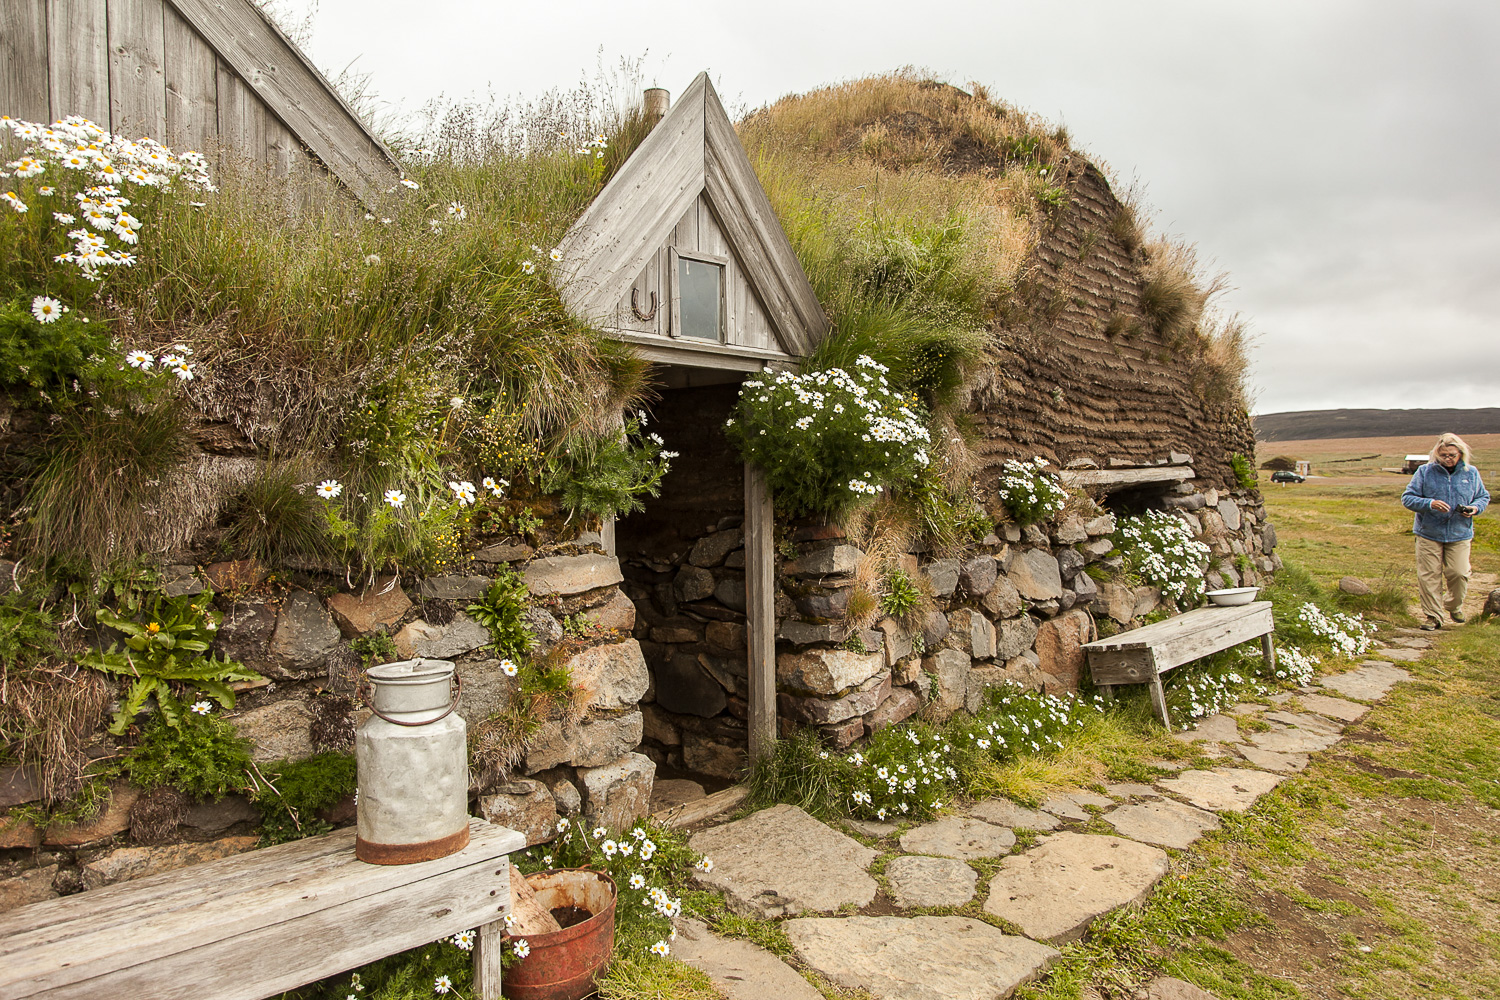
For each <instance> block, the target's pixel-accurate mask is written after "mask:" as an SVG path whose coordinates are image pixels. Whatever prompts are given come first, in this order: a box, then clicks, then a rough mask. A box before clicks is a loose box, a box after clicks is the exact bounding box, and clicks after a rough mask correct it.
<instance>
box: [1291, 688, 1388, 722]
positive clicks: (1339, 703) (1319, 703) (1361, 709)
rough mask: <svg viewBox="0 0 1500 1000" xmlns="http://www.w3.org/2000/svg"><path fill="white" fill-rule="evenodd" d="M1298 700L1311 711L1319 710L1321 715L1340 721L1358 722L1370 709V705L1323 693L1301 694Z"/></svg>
mask: <svg viewBox="0 0 1500 1000" xmlns="http://www.w3.org/2000/svg"><path fill="white" fill-rule="evenodd" d="M1298 700H1299V701H1301V702H1302V707H1303V708H1305V709H1307V710H1308V711H1309V712H1317V713H1318V714H1319V715H1326V716H1328V717H1329V718H1332V719H1338V720H1339V721H1340V722H1358V721H1359V720H1360V719H1362V718H1364V717H1365V713H1366V712H1368V711H1369V710H1370V706H1368V705H1361V704H1359V703H1358V702H1353V701H1345V700H1344V699H1343V698H1330V697H1328V696H1327V695H1322V694H1304V695H1299V696H1298Z"/></svg>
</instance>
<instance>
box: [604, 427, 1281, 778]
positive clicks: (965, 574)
mask: <svg viewBox="0 0 1500 1000" xmlns="http://www.w3.org/2000/svg"><path fill="white" fill-rule="evenodd" d="M1181 457H1186V456H1181ZM1122 496H1125V497H1127V498H1128V499H1129V501H1130V503H1129V505H1128V506H1130V507H1132V508H1139V507H1141V506H1143V505H1146V506H1152V507H1156V508H1158V509H1166V510H1169V511H1171V512H1173V513H1174V514H1176V516H1178V517H1179V518H1181V519H1182V520H1183V522H1184V523H1185V524H1187V525H1188V526H1189V527H1190V528H1191V530H1192V531H1193V533H1194V535H1195V536H1196V537H1197V538H1199V540H1201V541H1203V542H1204V543H1206V544H1207V545H1209V547H1210V549H1211V551H1212V553H1213V555H1212V562H1211V565H1210V568H1209V570H1208V573H1207V582H1208V585H1209V587H1210V588H1218V587H1220V586H1240V585H1242V584H1243V585H1253V584H1256V583H1258V582H1261V580H1262V579H1263V578H1264V577H1265V576H1266V575H1267V574H1269V573H1271V572H1273V571H1274V570H1275V569H1276V568H1277V567H1278V566H1279V565H1280V563H1279V559H1278V558H1277V557H1276V556H1275V554H1274V546H1275V543H1276V535H1275V530H1274V529H1273V528H1272V527H1271V526H1270V524H1269V523H1268V522H1267V521H1266V519H1265V511H1264V508H1263V507H1262V506H1261V503H1260V499H1259V497H1258V495H1256V494H1254V493H1250V492H1245V491H1235V492H1225V491H1221V490H1220V489H1219V487H1217V486H1215V485H1213V484H1212V483H1211V482H1207V481H1204V480H1202V479H1196V478H1195V479H1192V480H1189V481H1187V482H1184V483H1175V484H1173V483H1169V484H1165V485H1161V484H1158V485H1154V486H1152V487H1148V488H1145V489H1135V490H1132V491H1131V492H1130V493H1128V494H1122ZM1083 502H1084V503H1087V501H1083ZM1108 503H1109V498H1106V501H1105V505H1099V506H1095V507H1094V508H1093V509H1092V510H1090V511H1088V512H1087V513H1086V514H1085V513H1074V514H1069V515H1067V516H1064V517H1062V518H1061V519H1059V520H1058V521H1056V522H1055V523H1052V524H1049V525H1037V526H1029V527H1026V528H1024V529H1023V528H1020V527H1018V526H1016V525H1013V524H1007V525H1002V526H1001V527H1000V528H999V529H997V532H996V533H995V534H993V535H991V536H990V537H989V538H987V539H985V540H984V542H983V543H982V544H978V545H973V546H969V547H968V548H967V549H965V550H964V551H963V552H962V553H959V554H957V555H952V556H944V557H936V556H934V555H933V554H931V553H927V552H908V553H905V554H904V555H902V556H901V557H900V561H901V563H902V565H903V568H905V569H906V570H907V571H908V574H909V575H910V576H911V577H912V578H913V579H916V580H919V581H920V585H921V587H922V589H923V590H924V591H925V592H926V593H927V595H928V596H929V597H930V598H931V601H932V610H931V611H930V612H929V613H928V614H926V615H925V616H924V617H923V618H922V620H920V621H918V622H915V623H909V624H904V623H902V622H899V621H896V620H893V619H889V618H885V619H879V618H877V620H875V621H874V622H872V623H871V626H870V627H868V628H863V629H856V630H852V631H851V629H850V628H849V627H848V626H847V625H846V624H845V621H844V618H845V614H844V612H845V610H846V608H847V607H848V605H849V600H850V596H851V594H853V593H854V591H855V588H856V574H857V572H858V571H859V569H860V565H861V562H862V561H863V560H864V559H865V553H864V552H862V551H861V550H860V549H858V548H857V547H856V546H854V545H853V544H852V543H851V542H850V541H849V539H847V538H845V537H843V535H842V533H841V532H840V531H839V530H838V529H837V528H834V527H831V526H827V525H804V526H801V527H797V528H793V529H790V530H789V531H788V532H787V535H786V541H788V542H789V543H790V544H791V545H792V546H794V547H795V549H796V558H794V559H787V560H784V561H783V562H782V563H781V565H780V566H779V571H778V585H779V593H778V596H777V603H776V613H777V659H776V683H777V692H778V693H777V709H778V718H779V723H780V727H781V732H782V735H786V734H788V733H790V732H791V731H793V730H795V729H796V728H798V727H803V726H812V727H815V728H816V729H817V730H818V731H819V732H820V733H821V734H822V737H823V738H824V739H825V740H826V741H827V742H828V743H829V745H831V746H833V747H837V748H843V747H847V746H849V745H850V744H852V743H854V742H855V741H856V740H859V739H861V738H864V737H867V736H869V735H871V734H872V733H874V732H875V731H876V730H878V729H880V728H881V727H883V726H888V725H890V724H892V723H895V722H900V721H902V720H903V719H907V718H909V717H911V716H913V715H916V714H917V713H919V712H920V713H923V717H924V718H927V719H930V720H933V721H939V720H942V719H945V718H947V717H948V716H949V715H951V714H952V713H953V712H955V711H957V710H958V709H960V708H967V709H969V710H971V711H972V710H974V709H976V708H977V707H978V706H979V704H980V701H981V699H982V698H983V695H984V691H985V689H986V688H989V687H993V686H995V685H998V684H1001V683H1004V682H1008V681H1009V682H1015V683H1018V684H1021V685H1023V686H1025V687H1027V688H1030V689H1034V690H1043V691H1047V692H1051V693H1065V692H1069V691H1076V690H1078V687H1079V684H1080V681H1081V680H1082V679H1083V678H1084V677H1085V673H1084V671H1085V670H1086V666H1085V664H1084V654H1083V652H1082V650H1081V649H1080V646H1081V645H1082V644H1083V643H1085V642H1088V641H1090V640H1091V639H1093V638H1096V637H1097V636H1098V634H1099V631H1100V628H1101V627H1103V628H1108V629H1110V630H1119V629H1123V628H1129V627H1132V626H1135V625H1138V624H1139V623H1140V619H1141V618H1142V616H1144V615H1147V614H1150V613H1151V612H1152V611H1154V610H1156V609H1157V608H1158V607H1159V606H1160V604H1161V595H1160V593H1159V592H1157V591H1156V590H1155V589H1154V588H1151V587H1144V586H1131V585H1130V584H1128V583H1126V582H1124V581H1123V579H1122V578H1120V574H1119V571H1120V570H1121V569H1122V563H1121V560H1120V558H1119V557H1118V556H1117V555H1111V552H1112V550H1113V543H1112V542H1111V541H1110V539H1109V535H1110V534H1111V532H1113V530H1114V528H1115V520H1116V518H1115V514H1114V513H1113V512H1112V511H1111V510H1110V509H1108V506H1107V505H1108ZM739 544H740V538H739V532H738V529H737V528H731V527H723V528H719V529H717V530H715V531H711V532H706V533H705V534H703V535H702V536H700V538H699V540H698V541H697V542H695V544H694V547H693V548H692V549H691V550H690V551H689V552H687V553H685V554H684V555H683V556H682V558H680V559H678V560H677V561H676V562H674V563H671V564H670V565H668V564H663V566H662V568H661V569H659V570H658V571H657V572H659V574H660V576H661V577H662V578H663V579H671V580H673V581H674V584H673V586H674V588H675V587H676V586H677V584H676V582H675V581H684V580H688V581H691V580H697V579H700V575H699V574H700V573H702V574H703V575H702V577H701V578H702V579H703V580H704V584H703V590H704V591H705V592H706V591H707V587H708V578H709V576H710V575H712V574H714V573H715V572H716V571H717V569H718V567H719V566H720V565H721V564H720V563H719V562H718V560H720V559H721V558H722V559H725V561H728V559H729V558H732V556H734V555H736V554H738V553H739V552H740V549H739V548H738V546H739ZM723 552H728V553H729V556H728V557H725V556H723V555H722V553H723ZM695 556H696V558H695ZM700 563H702V564H706V565H702V566H700V565H699V564H700ZM1091 568H1092V572H1091V571H1090V570H1091ZM625 572H626V575H627V577H630V576H631V574H632V567H631V565H630V562H629V560H627V561H626V568H625ZM1096 577H1101V578H1103V579H1096ZM715 579H717V577H715ZM658 586H660V585H658ZM627 587H630V584H629V583H627ZM627 592H628V593H630V594H631V595H632V596H633V597H634V596H637V595H641V594H644V593H645V591H644V589H643V588H642V589H630V590H628V591H627ZM673 592H674V593H676V590H675V589H674V591H673ZM715 613H718V612H717V610H716V612H715ZM643 619H644V613H643ZM1106 623H1107V624H1106ZM643 628H644V631H643ZM654 632H655V629H654V628H650V627H646V626H645V624H644V620H643V622H642V624H638V626H637V635H643V634H648V633H654ZM656 636H657V639H658V640H665V639H670V638H676V636H674V635H670V634H668V633H666V632H662V633H656ZM700 636H701V639H700V638H699V637H700ZM743 643H744V633H743V627H742V626H740V625H739V624H738V622H737V621H727V622H726V621H716V620H709V621H708V622H706V623H703V624H701V626H700V628H699V630H698V631H695V632H694V633H693V641H691V642H687V641H684V642H683V643H681V644H678V645H673V646H672V648H673V649H674V650H679V651H678V652H676V653H674V654H673V656H672V657H671V658H670V660H669V661H667V662H670V663H672V664H674V666H673V667H672V668H671V669H672V671H677V672H673V673H671V674H670V676H672V677H673V678H677V677H679V676H684V675H685V676H687V677H689V678H690V681H689V683H687V684H686V685H684V688H683V690H681V691H678V692H676V693H673V694H668V693H667V691H666V687H665V686H666V680H665V678H666V677H667V676H668V674H667V673H664V672H662V671H660V670H659V669H658V670H657V682H656V687H655V692H654V699H655V700H654V702H653V703H652V704H648V705H646V706H644V711H645V714H646V727H645V736H646V744H645V747H644V748H643V749H644V752H645V753H646V754H648V755H650V756H652V757H653V758H655V759H657V760H659V761H661V762H663V763H665V764H670V765H673V766H679V767H685V768H687V769H689V770H695V771H701V772H704V773H708V774H713V775H721V776H726V777H728V776H732V775H734V774H735V773H736V771H737V769H738V768H739V767H740V766H742V764H743V761H744V753H745V730H744V726H743V721H744V718H745V711H746V708H747V705H746V702H745V693H746V689H745V676H746V675H745V670H744V662H745V661H744V659H743V657H744V652H743V651H744V644H743ZM665 645H666V644H665V643H663V647H665ZM677 665H680V668H679V666H677Z"/></svg>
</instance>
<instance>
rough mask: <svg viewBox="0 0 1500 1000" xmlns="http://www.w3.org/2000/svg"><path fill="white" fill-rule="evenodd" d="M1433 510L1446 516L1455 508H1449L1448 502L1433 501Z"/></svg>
mask: <svg viewBox="0 0 1500 1000" xmlns="http://www.w3.org/2000/svg"><path fill="white" fill-rule="evenodd" d="M1432 509H1433V510H1435V511H1437V512H1438V513H1439V514H1446V513H1448V512H1449V511H1450V510H1452V509H1453V508H1452V507H1449V506H1448V502H1447V501H1446V500H1434V501H1432Z"/></svg>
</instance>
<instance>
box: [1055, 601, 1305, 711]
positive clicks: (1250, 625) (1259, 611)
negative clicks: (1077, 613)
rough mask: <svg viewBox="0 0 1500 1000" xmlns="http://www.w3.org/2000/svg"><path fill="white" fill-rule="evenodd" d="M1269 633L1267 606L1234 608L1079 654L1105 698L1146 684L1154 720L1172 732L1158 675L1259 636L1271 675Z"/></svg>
mask: <svg viewBox="0 0 1500 1000" xmlns="http://www.w3.org/2000/svg"><path fill="white" fill-rule="evenodd" d="M1272 627H1273V625H1272V621H1271V602H1270V601H1256V602H1254V603H1252V604H1242V605H1240V606H1238V607H1229V608H1221V607H1211V608H1198V609H1196V610H1194V611H1188V612H1184V613H1183V614H1180V615H1178V616H1177V617H1175V618H1168V619H1167V620H1166V621H1161V622H1157V623H1155V624H1154V625H1146V626H1143V627H1141V628H1138V629H1132V630H1130V631H1129V632H1121V633H1120V634H1119V635H1115V636H1110V637H1109V638H1108V639H1098V640H1096V641H1094V642H1090V643H1086V644H1085V645H1084V647H1083V648H1084V650H1085V652H1087V654H1088V659H1089V674H1090V676H1092V677H1093V679H1094V683H1095V684H1096V685H1098V686H1099V687H1102V688H1104V690H1105V693H1106V694H1109V693H1111V689H1112V688H1113V687H1114V685H1116V684H1150V685H1151V704H1152V705H1153V706H1154V707H1155V708H1156V715H1157V718H1159V719H1161V722H1162V725H1164V726H1166V727H1167V728H1168V729H1171V728H1172V723H1171V720H1170V719H1169V718H1168V717H1167V696H1166V692H1164V691H1163V690H1162V686H1161V675H1162V674H1164V673H1166V672H1167V671H1168V670H1171V669H1172V668H1173V667H1180V666H1182V665H1183V664H1184V663H1191V662H1192V661H1193V660H1197V659H1201V658H1202V657H1205V656H1207V655H1209V654H1210V653H1217V652H1218V651H1219V650H1221V649H1228V648H1229V647H1231V646H1238V645H1239V644H1240V643H1242V642H1249V641H1250V640H1251V639H1254V638H1256V637H1257V636H1259V637H1260V649H1261V655H1263V656H1264V657H1265V661H1266V669H1267V670H1268V671H1274V670H1275V669H1276V647H1275V644H1274V643H1273V642H1272V639H1271V629H1272Z"/></svg>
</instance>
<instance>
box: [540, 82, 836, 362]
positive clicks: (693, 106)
mask: <svg viewBox="0 0 1500 1000" xmlns="http://www.w3.org/2000/svg"><path fill="white" fill-rule="evenodd" d="M561 249H562V252H563V262H562V265H561V268H560V274H559V277H560V283H561V286H562V289H563V297H564V298H565V299H566V300H567V302H568V305H569V306H570V307H571V308H572V309H573V311H574V312H575V313H577V314H578V315H579V316H580V317H582V318H584V319H585V320H587V321H588V322H590V323H593V324H595V325H597V326H599V327H600V328H601V329H603V330H605V331H606V332H608V333H610V334H613V335H614V336H616V337H618V338H620V339H621V340H625V341H628V342H630V343H632V344H634V345H636V347H637V349H638V350H639V351H640V352H641V353H642V354H643V355H644V356H645V357H647V358H650V359H651V360H653V361H660V362H664V363H670V364H682V365H690V366H695V367H705V368H729V369H738V370H742V371H756V370H759V369H761V368H763V367H765V365H766V364H767V363H768V362H772V361H778V360H782V361H784V360H793V359H796V358H799V357H802V356H805V355H806V354H808V353H810V352H811V350H812V348H813V347H814V345H816V344H817V342H818V341H819V340H820V339H821V338H822V336H823V334H824V333H825V332H826V330H827V319H826V317H825V316H824V314H823V308H822V306H821V305H819V303H818V299H817V296H816V294H814V292H813V290H812V286H811V285H809V284H808V281H807V276H806V275H805V274H804V273H803V272H802V266H801V264H799V263H798V261H797V257H796V254H795V253H794V252H793V251H792V245H791V243H790V241H789V240H788V239H787V237H786V233H785V232H783V231H782V229H781V224H780V223H779V222H778V221H777V219H776V214H775V212H774V211H772V209H771V203H770V200H769V199H768V198H767V197H766V193H765V191H764V190H762V189H761V186H760V182H759V181H758V180H757V179H756V177H755V171H754V169H753V168H752V167H751V165H750V159H749V157H748V156H746V155H745V150H744V147H743V146H741V145H740V141H739V137H738V136H737V135H736V134H735V131H734V126H733V124H731V122H730V121H729V116H728V115H727V114H726V113H725V112H724V107H723V105H722V104H721V103H720V102H719V96H718V94H716V93H715V92H714V89H713V85H712V84H710V83H709V81H708V75H707V74H706V73H700V74H699V75H698V76H697V78H696V79H694V80H693V82H692V84H691V85H690V86H689V87H688V89H687V91H686V92H685V93H684V94H683V95H682V97H681V98H680V99H679V100H678V102H677V104H676V105H675V106H674V107H673V108H672V110H671V111H669V112H668V113H667V114H666V116H665V117H663V118H662V120H661V121H660V122H658V123H657V125H656V127H655V128H654V129H653V130H652V132H651V134H650V135H649V136H647V137H646V139H645V141H644V142H642V143H641V145H640V147H639V148H637V149H636V151H635V152H634V153H632V154H631V156H630V159H629V160H627V161H626V162H625V165H624V166H623V167H621V168H620V170H619V171H618V172H617V173H616V174H615V176H614V177H613V178H611V180H610V182H609V183H608V184H607V185H605V188H604V190H603V191H602V192H600V194H599V197H598V198H596V199H595V200H594V202H593V204H592V205H590V206H589V208H588V209H587V211H585V212H584V214H583V216H582V217H581V218H579V220H578V221H577V222H576V223H574V225H573V226H572V228H571V229H569V230H568V232H567V235H566V236H564V237H563V241H562V244H561ZM679 257H684V258H688V259H694V260H703V261H711V262H717V263H720V264H722V266H723V268H724V287H723V316H724V334H723V337H722V341H721V342H718V343H715V342H712V341H707V340H699V339H693V338H689V337H683V336H679V335H678V334H679V328H678V316H677V314H676V313H675V312H674V310H676V309H677V307H678V289H677V287H676V277H675V275H676V273H677V272H676V268H675V264H674V262H675V261H676V260H677V259H678V258H679Z"/></svg>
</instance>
